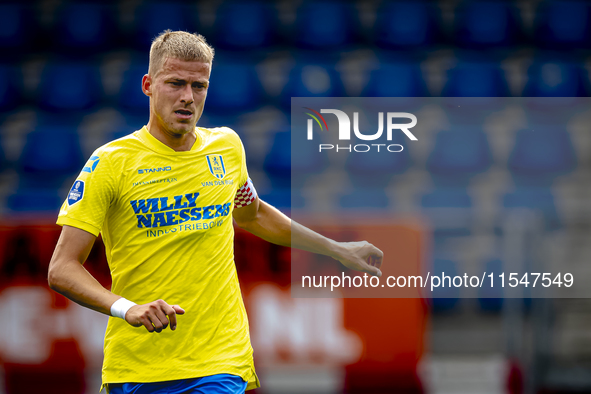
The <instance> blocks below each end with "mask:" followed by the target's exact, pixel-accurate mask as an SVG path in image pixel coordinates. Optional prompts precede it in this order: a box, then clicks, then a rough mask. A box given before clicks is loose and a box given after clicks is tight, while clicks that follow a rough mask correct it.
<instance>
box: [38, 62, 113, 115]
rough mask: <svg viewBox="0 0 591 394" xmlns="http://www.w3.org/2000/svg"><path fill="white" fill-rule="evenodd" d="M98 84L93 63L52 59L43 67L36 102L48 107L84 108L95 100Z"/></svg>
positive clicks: (54, 108)
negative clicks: (59, 61) (63, 61)
mask: <svg viewBox="0 0 591 394" xmlns="http://www.w3.org/2000/svg"><path fill="white" fill-rule="evenodd" d="M101 98H102V85H101V79H100V73H99V70H98V68H97V67H94V66H91V65H88V64H81V63H53V64H48V65H47V66H46V67H45V69H44V70H43V74H42V77H41V83H40V86H39V93H38V97H37V100H38V103H39V106H40V107H41V108H43V109H46V110H49V111H76V110H87V109H89V108H92V107H93V106H95V105H96V104H98V103H99V101H100V99H101Z"/></svg>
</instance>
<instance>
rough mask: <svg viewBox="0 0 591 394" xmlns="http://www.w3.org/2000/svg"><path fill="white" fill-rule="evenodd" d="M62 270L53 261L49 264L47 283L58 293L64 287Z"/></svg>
mask: <svg viewBox="0 0 591 394" xmlns="http://www.w3.org/2000/svg"><path fill="white" fill-rule="evenodd" d="M62 271H63V270H62V269H60V267H59V266H58V265H57V264H54V262H53V261H52V262H51V263H50V264H49V269H48V270H47V284H48V285H49V288H50V289H51V290H53V291H56V292H58V293H60V290H61V289H62V282H63V278H62V274H61V272H62Z"/></svg>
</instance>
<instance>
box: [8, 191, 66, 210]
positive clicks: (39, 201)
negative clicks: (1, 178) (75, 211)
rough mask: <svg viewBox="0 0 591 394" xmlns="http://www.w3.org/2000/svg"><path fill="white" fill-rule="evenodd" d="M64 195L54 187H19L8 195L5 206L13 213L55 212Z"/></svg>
mask: <svg viewBox="0 0 591 394" xmlns="http://www.w3.org/2000/svg"><path fill="white" fill-rule="evenodd" d="M64 200H65V196H60V195H59V193H57V191H56V190H55V189H41V190H39V189H27V188H25V189H19V190H17V191H16V192H15V193H13V194H11V195H9V196H8V198H7V200H6V207H7V208H8V209H9V210H11V211H12V212H15V213H27V212H52V213H53V214H57V212H58V211H59V209H60V207H61V205H62V203H63V202H64Z"/></svg>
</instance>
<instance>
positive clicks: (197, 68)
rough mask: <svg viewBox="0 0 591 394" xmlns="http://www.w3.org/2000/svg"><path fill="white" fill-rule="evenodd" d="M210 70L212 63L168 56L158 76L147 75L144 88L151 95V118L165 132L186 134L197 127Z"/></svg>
mask: <svg viewBox="0 0 591 394" xmlns="http://www.w3.org/2000/svg"><path fill="white" fill-rule="evenodd" d="M210 73H211V64H210V63H203V62H199V61H184V60H179V59H175V58H167V59H166V61H165V62H164V65H163V66H162V69H161V70H160V71H159V72H157V73H156V75H155V76H150V75H144V78H143V81H142V88H143V90H144V93H145V94H146V95H148V96H149V97H150V98H151V111H152V115H154V118H152V119H153V120H154V121H155V122H156V123H157V125H158V127H159V128H160V129H161V130H162V131H163V132H165V133H167V134H172V135H183V134H187V133H189V132H191V131H193V130H194V129H195V125H196V124H197V121H198V120H199V118H200V117H201V114H202V113H203V106H204V104H205V98H206V97H207V88H208V86H209V74H210ZM152 119H151V120H152Z"/></svg>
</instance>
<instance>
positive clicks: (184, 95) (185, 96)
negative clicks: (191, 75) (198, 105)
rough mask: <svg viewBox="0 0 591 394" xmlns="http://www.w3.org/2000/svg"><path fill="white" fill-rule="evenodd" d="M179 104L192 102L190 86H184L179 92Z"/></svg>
mask: <svg viewBox="0 0 591 394" xmlns="http://www.w3.org/2000/svg"><path fill="white" fill-rule="evenodd" d="M181 102H182V103H185V104H191V103H192V102H193V89H191V85H189V84H187V85H185V87H184V88H183V90H182V91H181Z"/></svg>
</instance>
